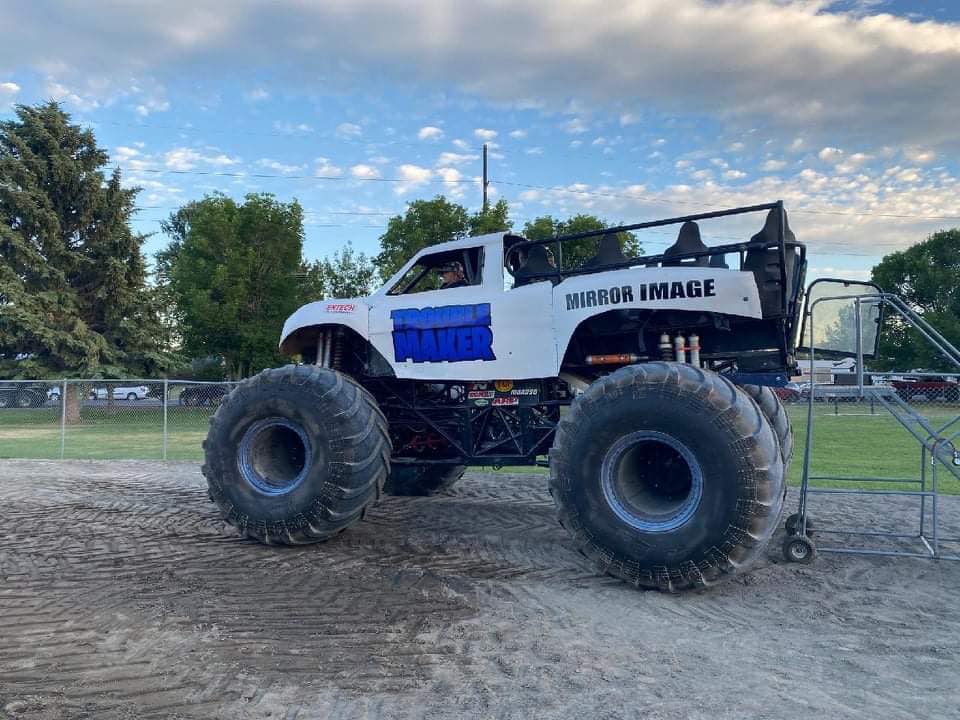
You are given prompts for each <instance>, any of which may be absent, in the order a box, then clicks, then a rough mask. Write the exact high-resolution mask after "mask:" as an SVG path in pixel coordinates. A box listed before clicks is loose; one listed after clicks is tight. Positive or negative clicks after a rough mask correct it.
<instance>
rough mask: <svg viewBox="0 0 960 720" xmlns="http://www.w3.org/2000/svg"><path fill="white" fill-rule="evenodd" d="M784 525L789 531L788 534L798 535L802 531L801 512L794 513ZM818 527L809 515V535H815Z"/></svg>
mask: <svg viewBox="0 0 960 720" xmlns="http://www.w3.org/2000/svg"><path fill="white" fill-rule="evenodd" d="M783 527H784V530H786V531H787V535H797V534H798V533H799V532H800V514H799V513H794V514H793V515H791V516H790V517H788V518H787V520H786V522H785V523H784V524H783ZM816 529H817V526H816V524H815V523H814V522H813V519H812V518H810V517H807V537H813V535H814V531H815V530H816Z"/></svg>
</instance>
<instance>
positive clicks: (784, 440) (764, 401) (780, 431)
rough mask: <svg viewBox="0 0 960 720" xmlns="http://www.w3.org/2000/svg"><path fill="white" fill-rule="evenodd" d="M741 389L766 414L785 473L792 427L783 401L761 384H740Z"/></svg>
mask: <svg viewBox="0 0 960 720" xmlns="http://www.w3.org/2000/svg"><path fill="white" fill-rule="evenodd" d="M740 387H741V388H742V389H743V391H744V392H745V393H746V394H747V395H749V396H750V397H752V398H753V399H754V402H756V403H757V405H759V406H760V409H761V410H763V414H764V415H766V416H767V421H768V422H769V423H770V427H772V428H773V432H774V434H776V436H777V442H779V443H780V458H781V459H782V460H783V472H784V474H786V472H787V470H788V469H789V467H790V461H791V460H792V459H793V427H792V426H791V425H790V416H789V415H787V410H786V408H785V407H783V403H782V402H781V401H780V398H779V397H777V394H776V393H775V392H774V391H773V388H769V387H765V386H763V385H741V386H740Z"/></svg>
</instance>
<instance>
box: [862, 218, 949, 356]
mask: <svg viewBox="0 0 960 720" xmlns="http://www.w3.org/2000/svg"><path fill="white" fill-rule="evenodd" d="M872 277H873V281H874V282H875V283H877V284H878V285H879V286H880V287H882V288H883V289H884V290H885V291H887V292H893V293H896V294H898V295H899V296H900V297H902V298H903V299H904V301H905V302H906V303H907V304H908V305H910V306H911V307H912V308H913V309H914V310H916V311H917V312H918V313H919V314H921V315H922V316H923V318H924V320H926V321H927V322H929V323H930V324H931V325H933V326H934V327H935V328H937V330H939V331H940V332H941V333H942V334H943V336H944V337H945V338H946V339H947V340H949V341H950V342H951V343H953V344H954V345H955V346H960V229H953V230H941V231H940V232H936V233H934V234H933V235H931V236H930V237H928V238H927V239H926V240H924V241H923V242H921V243H918V244H916V245H914V246H913V247H910V248H908V249H906V250H902V251H900V252H895V253H892V254H890V255H887V256H886V257H884V258H883V260H881V261H880V263H879V264H878V265H877V266H876V267H874V268H873V272H872ZM880 353H881V356H882V357H881V359H880V361H879V362H878V363H877V366H878V368H880V367H882V368H886V369H891V370H912V369H914V368H926V369H931V370H941V371H952V370H955V367H954V366H953V365H952V363H949V362H948V361H947V360H946V359H945V358H943V357H942V356H941V355H940V354H939V353H937V351H936V350H935V349H934V348H933V346H932V345H930V343H929V342H928V341H927V340H924V339H923V338H922V337H921V336H920V335H919V334H918V333H916V332H915V331H914V330H912V329H911V328H909V327H908V326H907V325H906V323H904V322H903V321H901V320H900V318H899V317H897V316H894V314H893V313H890V314H889V315H888V317H887V319H886V321H885V322H884V326H883V330H882V333H881V341H880Z"/></svg>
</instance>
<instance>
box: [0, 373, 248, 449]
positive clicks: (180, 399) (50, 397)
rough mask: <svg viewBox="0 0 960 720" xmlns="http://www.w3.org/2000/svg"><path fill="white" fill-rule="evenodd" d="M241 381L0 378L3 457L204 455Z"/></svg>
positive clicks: (0, 428) (1, 446) (0, 434)
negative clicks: (213, 425) (216, 420)
mask: <svg viewBox="0 0 960 720" xmlns="http://www.w3.org/2000/svg"><path fill="white" fill-rule="evenodd" d="M235 384H236V383H229V382H217V383H213V382H191V381H186V380H111V381H103V380H61V381H37V380H0V458H44V459H56V458H60V459H101V460H107V459H143V460H200V459H202V456H203V451H202V442H203V439H204V437H206V434H207V427H208V420H209V418H210V416H211V415H212V414H213V413H214V412H215V411H216V409H217V407H218V406H219V405H220V402H221V401H222V400H223V398H224V397H225V396H226V395H227V393H229V392H230V390H231V389H232V388H233V386H234V385H235Z"/></svg>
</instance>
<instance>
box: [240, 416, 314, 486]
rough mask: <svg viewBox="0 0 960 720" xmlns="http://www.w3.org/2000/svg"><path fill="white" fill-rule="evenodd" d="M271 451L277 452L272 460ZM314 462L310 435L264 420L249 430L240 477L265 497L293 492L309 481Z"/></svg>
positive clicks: (287, 422)
mask: <svg viewBox="0 0 960 720" xmlns="http://www.w3.org/2000/svg"><path fill="white" fill-rule="evenodd" d="M267 446H269V447H267ZM270 450H272V451H274V455H273V456H272V457H271V456H270V454H269V452H268V451H270ZM265 452H266V453H267V455H266V457H265V456H264V453H265ZM284 452H286V453H287V457H286V458H284V457H283V453H284ZM284 460H286V462H284ZM312 461H313V450H312V448H311V445H310V439H309V438H308V436H307V433H306V432H305V431H304V429H303V428H302V427H301V426H300V425H299V424H297V423H295V422H292V421H290V420H288V419H286V418H280V417H271V418H264V419H263V420H258V421H257V422H255V423H253V424H252V425H251V426H250V427H248V428H247V430H246V432H244V434H243V438H241V440H240V447H239V449H238V452H237V464H238V466H239V468H240V474H241V476H242V477H243V479H244V480H246V481H247V483H248V484H249V485H250V486H251V487H252V488H253V489H254V490H256V491H257V492H260V493H262V494H264V495H286V494H287V493H290V492H292V491H293V490H294V489H295V488H297V487H298V486H299V485H300V483H302V482H303V480H304V478H306V476H307V473H308V472H309V471H310V466H311V463H312Z"/></svg>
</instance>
